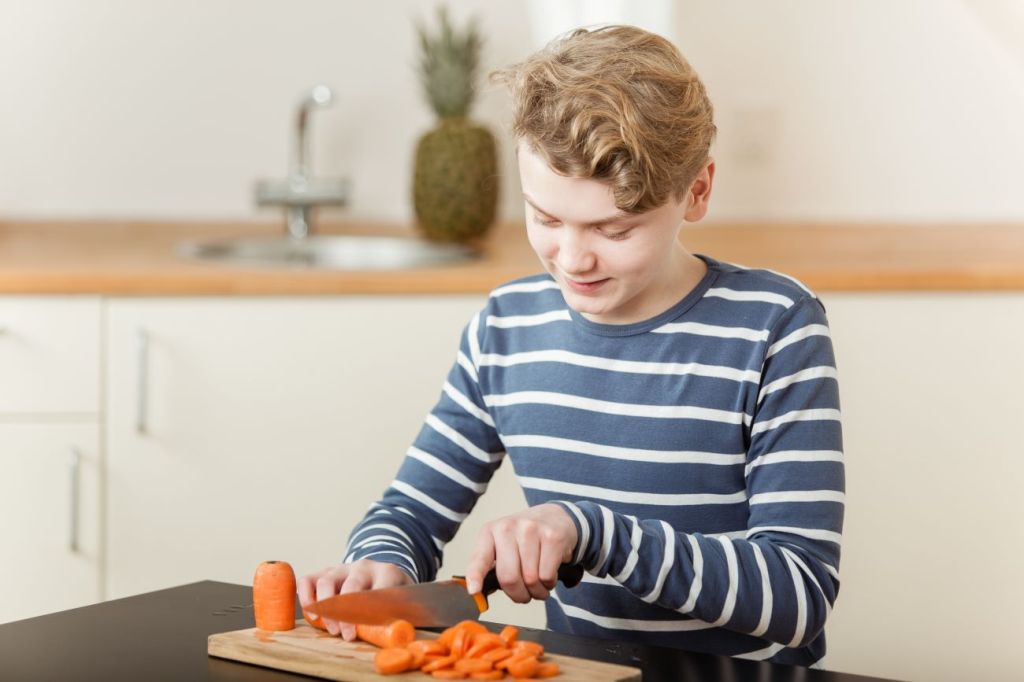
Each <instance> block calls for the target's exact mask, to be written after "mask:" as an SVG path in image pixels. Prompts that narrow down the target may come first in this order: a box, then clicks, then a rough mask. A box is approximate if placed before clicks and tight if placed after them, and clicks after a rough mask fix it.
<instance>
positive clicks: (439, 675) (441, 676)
mask: <svg viewBox="0 0 1024 682" xmlns="http://www.w3.org/2000/svg"><path fill="white" fill-rule="evenodd" d="M430 676H431V677H433V678H435V679H438V680H464V679H466V673H460V672H459V671H458V670H450V669H449V670H435V671H434V672H432V673H430Z"/></svg>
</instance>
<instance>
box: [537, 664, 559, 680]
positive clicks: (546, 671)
mask: <svg viewBox="0 0 1024 682" xmlns="http://www.w3.org/2000/svg"><path fill="white" fill-rule="evenodd" d="M557 674H558V664H557V663H555V662H554V661H550V662H548V663H541V664H540V665H538V666H537V672H535V673H534V674H533V675H534V677H554V676H555V675H557Z"/></svg>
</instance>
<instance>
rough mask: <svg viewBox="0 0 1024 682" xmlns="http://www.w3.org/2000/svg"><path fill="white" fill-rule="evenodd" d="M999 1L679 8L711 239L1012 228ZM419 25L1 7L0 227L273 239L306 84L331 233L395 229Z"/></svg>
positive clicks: (504, 108) (1007, 55)
mask: <svg viewBox="0 0 1024 682" xmlns="http://www.w3.org/2000/svg"><path fill="white" fill-rule="evenodd" d="M565 1H566V2H570V0H565ZM1013 2H1014V0H894V1H891V0H862V1H861V2H857V3H850V2H829V3H823V2H815V1H814V0H776V1H775V2H771V3H763V2H756V1H754V0H731V1H729V2H721V1H720V0H677V2H676V3H675V6H674V12H669V13H666V14H665V15H666V16H669V15H671V14H674V15H675V17H676V19H675V25H672V26H666V27H665V30H664V33H666V34H667V35H671V36H675V37H677V39H678V40H679V42H680V44H681V46H682V48H683V50H684V52H685V53H686V54H687V55H688V56H689V57H690V59H691V61H692V62H693V63H694V65H695V66H696V67H697V68H698V69H699V70H700V71H701V73H702V74H703V76H704V78H705V80H706V81H707V83H708V86H709V89H710V91H711V95H712V97H713V99H714V101H715V104H716V107H717V111H718V120H719V126H720V129H721V135H720V138H719V144H718V147H717V148H716V156H717V157H718V160H719V182H718V185H717V188H716V199H715V202H713V207H712V213H711V217H712V219H717V220H726V219H748V218H752V219H790V218H794V219H801V218H820V219H825V220H829V219H837V218H850V219H918V218H919V219H927V220H931V219H949V220H976V219H1008V220H1021V219H1022V218H1024V192H1021V191H1020V189H1019V188H1020V186H1021V181H1022V180H1024V164H1022V163H1021V161H1020V159H1022V158H1024V130H1022V128H1021V126H1019V125H1017V124H1016V123H1017V121H1019V120H1022V119H1024V56H1022V53H1021V51H1020V48H1019V47H1018V48H1015V47H1014V45H1013V42H1014V41H1013V36H1014V35H1020V28H1019V25H1018V24H1019V21H1020V17H1021V14H1020V13H1019V12H1017V13H1016V14H1014V13H1013V12H1012V11H1004V12H1002V13H1000V12H999V8H1000V7H1004V6H1005V7H1009V6H1010V5H1011V4H1012V3H1013ZM449 4H450V5H451V7H452V11H453V14H454V15H455V16H456V17H457V18H459V19H462V18H464V17H466V16H469V15H470V14H478V15H479V16H480V18H481V20H482V25H483V27H484V30H485V31H486V35H487V40H488V44H487V48H486V54H485V58H484V67H485V70H487V69H490V68H493V67H496V66H500V65H504V64H507V63H509V62H512V61H515V60H517V59H519V58H521V57H523V56H524V55H525V54H526V53H527V52H529V51H530V50H531V49H532V48H533V47H534V45H535V44H536V41H535V40H534V38H533V36H532V34H531V26H536V25H537V22H536V21H531V17H530V16H529V13H528V7H529V6H530V4H531V3H527V2H508V3H490V2H486V1H485V0H451V1H450V3H449ZM536 4H538V3H534V5H536ZM592 4H593V3H592ZM599 4H602V5H604V6H608V7H613V6H615V5H616V3H615V2H610V1H607V0H606V1H605V2H603V3H599ZM620 4H621V3H620ZM433 5H434V3H428V2H423V1H417V0H389V1H388V2H375V3H367V2H354V1H351V0H344V1H343V0H304V1H303V2H298V3H296V2H285V1H284V0H259V1H253V2H244V1H243V0H210V1H208V2H201V3H200V2H194V3H180V2H171V1H170V0H139V1H137V2H128V1H127V0H121V1H118V0H90V1H89V2H85V1H83V0H4V1H3V2H0V63H2V64H3V65H4V68H3V69H0V101H2V102H3V106H2V107H0V217H13V216H28V217H32V216H69V217H79V216H97V217H116V216H129V217H181V218H192V217H196V218H243V219H244V218H252V217H261V218H265V219H268V220H271V219H273V220H276V219H278V212H276V211H275V210H273V209H269V210H257V209H255V208H254V207H253V205H252V201H251V184H252V181H253V180H254V179H255V178H256V177H278V176H281V175H283V174H284V172H285V169H286V167H287V159H288V139H289V138H288V136H289V133H290V120H291V111H292V107H293V105H294V101H295V99H296V96H297V95H298V93H299V92H300V91H302V90H303V89H304V88H307V87H309V86H311V85H312V84H314V83H317V82H325V83H328V84H330V85H333V86H334V87H335V88H336V89H338V90H339V91H340V92H339V97H338V104H337V105H336V106H335V107H334V108H333V109H330V110H326V111H322V112H317V113H316V114H315V118H314V120H313V123H312V128H313V130H312V135H313V164H314V169H315V170H316V172H318V173H321V174H342V175H349V176H351V177H352V179H353V181H354V188H353V189H354V196H353V200H352V204H351V206H350V208H349V209H348V210H347V212H346V214H347V215H349V216H353V217H364V218H379V219H383V220H408V219H410V218H411V208H410V205H409V199H408V194H409V189H408V188H409V175H410V166H411V160H412V149H413V145H414V143H415V140H416V138H417V136H418V135H419V134H420V133H422V132H423V131H424V130H426V129H427V128H428V126H429V125H430V124H431V118H432V117H431V114H430V112H429V110H428V109H427V107H426V105H425V103H424V101H423V99H422V97H421V95H420V92H419V89H418V88H419V86H418V83H417V82H416V79H415V76H414V72H413V66H412V65H413V64H414V61H415V51H414V49H415V41H414V36H413V31H412V24H411V20H412V18H413V17H415V16H431V15H432V12H433ZM972 7H973V8H974V9H972ZM1005 7H1004V9H1005ZM593 19H594V14H593V13H589V12H588V13H586V20H587V21H591V20H593ZM1014 22H1018V24H1015V23H1014ZM1015 25H1018V28H1017V29H1016V32H1015V30H1014V26H1015ZM507 112H508V102H507V99H506V95H505V94H504V93H503V92H502V91H500V90H497V89H494V88H490V89H488V90H487V91H485V92H484V94H483V95H482V97H481V101H480V104H479V106H478V107H477V109H476V113H477V115H478V117H479V118H480V119H481V120H483V121H485V122H486V123H487V124H488V125H490V126H491V127H492V129H494V130H495V132H497V133H498V134H499V135H500V136H502V149H503V160H504V166H503V168H504V169H505V172H506V177H505V178H504V180H503V185H502V190H503V205H502V213H503V215H504V216H506V217H517V216H520V215H521V212H522V208H521V205H520V203H519V202H517V201H515V200H514V197H515V195H516V193H517V187H518V181H517V179H516V177H515V173H514V167H513V166H512V165H511V163H510V157H509V145H508V141H507V138H505V137H504V133H503V132H502V127H503V126H504V125H505V124H506V123H507Z"/></svg>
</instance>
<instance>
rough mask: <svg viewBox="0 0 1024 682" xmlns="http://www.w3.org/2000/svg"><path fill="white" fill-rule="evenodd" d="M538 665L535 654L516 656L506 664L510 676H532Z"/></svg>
mask: <svg viewBox="0 0 1024 682" xmlns="http://www.w3.org/2000/svg"><path fill="white" fill-rule="evenodd" d="M538 667H540V663H538V662H537V657H536V656H526V657H525V658H516V659H514V660H513V661H512V662H511V663H509V664H508V674H509V675H511V676H512V677H533V675H534V673H536V672H537V668H538Z"/></svg>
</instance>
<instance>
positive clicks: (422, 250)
mask: <svg viewBox="0 0 1024 682" xmlns="http://www.w3.org/2000/svg"><path fill="white" fill-rule="evenodd" d="M178 254H179V255H180V256H183V257H185V258H194V259H199V260H204V261H212V262H217V263H223V264H225V265H241V266H267V267H279V268H280V267H285V268H316V269H324V270H404V269H411V268H430V267H437V266H441V265H454V264H457V263H465V262H468V261H471V260H474V259H476V258H477V255H478V254H477V252H476V251H474V250H473V249H471V248H469V247H468V246H463V245H460V244H438V243H433V242H427V241H423V240H421V239H411V238H404V237H365V236H355V235H323V236H321V235H314V236H311V237H303V238H295V237H290V236H287V235H282V236H263V237H236V238H229V239H219V240H214V241H189V242H184V243H182V244H181V245H180V246H179V247H178Z"/></svg>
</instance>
